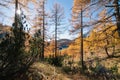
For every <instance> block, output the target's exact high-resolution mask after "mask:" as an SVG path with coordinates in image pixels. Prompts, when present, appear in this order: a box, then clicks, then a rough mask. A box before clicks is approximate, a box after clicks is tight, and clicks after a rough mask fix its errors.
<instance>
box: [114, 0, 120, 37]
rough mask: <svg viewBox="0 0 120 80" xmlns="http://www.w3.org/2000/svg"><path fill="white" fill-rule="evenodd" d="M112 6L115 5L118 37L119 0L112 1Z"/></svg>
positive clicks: (119, 22) (119, 19) (119, 31)
mask: <svg viewBox="0 0 120 80" xmlns="http://www.w3.org/2000/svg"><path fill="white" fill-rule="evenodd" d="M114 5H115V7H114V8H115V17H116V22H117V23H116V25H117V30H118V33H119V36H120V12H119V0H114Z"/></svg>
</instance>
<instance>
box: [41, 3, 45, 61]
mask: <svg viewBox="0 0 120 80" xmlns="http://www.w3.org/2000/svg"><path fill="white" fill-rule="evenodd" d="M44 4H45V2H44V1H43V41H42V56H41V57H42V59H44V47H45V44H44V43H45V42H44V39H45V8H44V7H45V5H44Z"/></svg>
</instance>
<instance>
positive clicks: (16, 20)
mask: <svg viewBox="0 0 120 80" xmlns="http://www.w3.org/2000/svg"><path fill="white" fill-rule="evenodd" d="M17 10H18V0H16V1H15V28H16V27H17V26H18V19H17V17H18V16H17Z"/></svg>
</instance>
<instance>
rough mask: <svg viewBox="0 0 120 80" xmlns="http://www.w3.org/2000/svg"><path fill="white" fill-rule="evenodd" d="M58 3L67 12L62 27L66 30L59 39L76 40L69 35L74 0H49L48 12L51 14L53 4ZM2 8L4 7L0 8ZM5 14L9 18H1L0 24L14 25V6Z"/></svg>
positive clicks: (5, 10) (47, 4) (5, 11)
mask: <svg viewBox="0 0 120 80" xmlns="http://www.w3.org/2000/svg"><path fill="white" fill-rule="evenodd" d="M56 2H57V3H59V4H60V5H61V6H63V7H64V12H65V20H64V25H62V27H64V29H63V32H61V33H62V34H59V35H58V36H59V37H58V39H63V38H67V39H72V38H74V36H72V35H69V30H70V28H71V26H70V24H69V19H70V18H71V8H72V5H73V0H47V3H46V9H47V11H48V12H50V10H51V9H52V7H53V4H54V3H56ZM31 6H32V5H31ZM0 8H2V7H0ZM2 10H3V9H1V11H2ZM3 12H4V13H5V14H6V15H7V16H9V18H5V17H1V18H0V22H2V23H3V24H7V25H12V23H13V21H14V18H12V17H14V5H13V6H11V5H10V9H6V8H5V9H4V10H3ZM32 13H33V12H32ZM33 14H34V13H33ZM25 15H26V13H25Z"/></svg>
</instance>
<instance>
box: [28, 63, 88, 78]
mask: <svg viewBox="0 0 120 80" xmlns="http://www.w3.org/2000/svg"><path fill="white" fill-rule="evenodd" d="M29 71H31V72H32V75H34V76H32V77H30V79H29V80H33V78H34V79H35V78H37V77H39V78H40V77H41V78H40V79H41V80H89V79H88V78H87V77H85V76H83V75H80V74H79V73H77V74H67V73H65V72H64V71H63V70H62V69H61V68H58V67H54V66H52V65H50V64H47V63H42V62H35V63H34V64H33V65H32V66H31V67H30V70H29ZM35 80H36V79H35Z"/></svg>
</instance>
